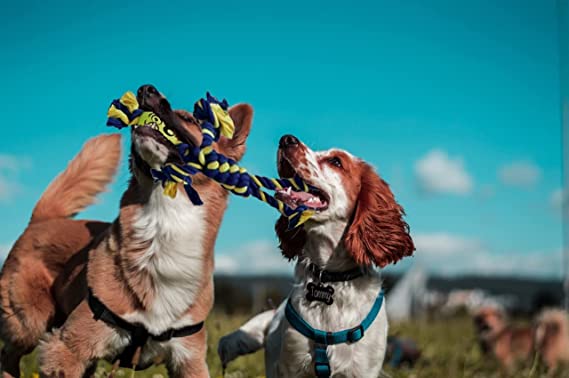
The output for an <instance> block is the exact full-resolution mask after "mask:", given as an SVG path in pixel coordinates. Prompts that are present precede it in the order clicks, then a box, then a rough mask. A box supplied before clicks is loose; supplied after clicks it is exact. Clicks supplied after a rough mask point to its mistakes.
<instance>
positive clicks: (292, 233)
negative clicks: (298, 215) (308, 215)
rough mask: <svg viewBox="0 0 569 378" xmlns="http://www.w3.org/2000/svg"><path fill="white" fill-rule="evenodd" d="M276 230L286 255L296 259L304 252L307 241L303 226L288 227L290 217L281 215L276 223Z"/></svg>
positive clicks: (281, 247)
mask: <svg viewBox="0 0 569 378" xmlns="http://www.w3.org/2000/svg"><path fill="white" fill-rule="evenodd" d="M275 231H276V233H277V237H278V238H279V248H280V250H281V252H282V254H283V256H284V257H286V258H287V259H289V260H292V259H294V258H295V257H297V256H299V255H300V254H301V253H302V248H303V247H304V243H305V242H306V231H304V229H303V228H302V227H296V228H294V229H292V230H289V229H288V219H287V218H286V217H284V216H281V217H280V218H279V219H278V220H277V223H276V224H275Z"/></svg>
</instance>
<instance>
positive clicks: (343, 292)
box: [266, 277, 388, 377]
mask: <svg viewBox="0 0 569 378" xmlns="http://www.w3.org/2000/svg"><path fill="white" fill-rule="evenodd" d="M305 285H306V282H303V283H302V285H299V287H297V288H295V290H293V292H292V293H291V298H292V301H293V304H294V306H295V308H296V309H297V311H298V313H299V314H300V315H301V316H302V318H303V319H304V320H305V321H306V322H308V323H309V324H310V325H311V326H312V327H314V328H317V329H321V330H326V331H331V332H337V331H340V330H344V329H349V328H352V327H354V326H357V325H358V324H360V323H361V321H362V320H363V319H364V318H365V317H366V316H367V314H368V312H369V311H370V309H371V307H372V305H373V303H374V301H375V299H376V298H377V295H378V294H379V290H380V287H381V282H380V280H379V277H362V278H360V279H356V280H354V281H349V282H342V283H335V284H332V286H334V289H335V293H334V303H333V304H332V305H330V306H326V305H324V304H322V303H316V302H312V303H308V302H306V301H305V300H303V297H304V295H305V291H304V287H305ZM279 310H280V311H281V316H280V317H279V316H276V317H275V321H274V322H273V324H272V327H271V328H272V329H271V330H269V335H268V339H269V340H268V341H267V344H268V345H272V344H275V345H281V347H280V348H278V349H276V350H271V348H270V347H267V350H266V352H267V360H268V361H272V363H271V362H269V364H268V365H267V377H276V376H280V377H304V376H307V377H308V376H313V375H314V370H313V369H314V366H313V365H312V363H313V352H314V351H313V346H312V344H311V342H310V341H309V339H307V338H306V337H304V336H303V335H301V334H300V333H299V332H298V331H296V330H295V329H293V328H292V327H291V326H290V324H289V323H288V322H287V321H286V320H285V319H284V311H283V310H284V308H280V309H279ZM279 318H280V319H279ZM387 328H388V325H387V316H386V311H385V301H384V303H383V306H382V308H381V310H380V312H379V314H378V316H377V318H376V319H375V321H374V322H373V324H372V325H371V327H370V328H369V329H368V330H367V331H366V334H365V336H364V338H362V339H361V340H360V341H358V342H356V343H353V344H337V345H332V346H329V347H328V356H329V360H330V366H331V368H332V373H333V376H337V377H377V376H378V375H379V372H380V370H381V366H382V364H383V358H384V354H385V350H386V346H387V340H386V339H387Z"/></svg>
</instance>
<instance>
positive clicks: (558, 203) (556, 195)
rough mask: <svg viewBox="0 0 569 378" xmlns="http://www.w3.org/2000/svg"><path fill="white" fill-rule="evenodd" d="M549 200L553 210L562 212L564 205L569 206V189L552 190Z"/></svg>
mask: <svg viewBox="0 0 569 378" xmlns="http://www.w3.org/2000/svg"><path fill="white" fill-rule="evenodd" d="M549 202H550V204H551V207H552V208H553V209H554V210H555V211H559V212H562V211H563V207H564V206H569V191H567V190H563V188H559V189H557V190H554V191H553V193H551V197H550V200H549ZM568 211H569V208H568ZM568 215H569V214H568Z"/></svg>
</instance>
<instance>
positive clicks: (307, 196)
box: [276, 188, 325, 209]
mask: <svg viewBox="0 0 569 378" xmlns="http://www.w3.org/2000/svg"><path fill="white" fill-rule="evenodd" d="M276 197H277V199H279V200H281V201H283V202H284V203H286V204H287V205H289V206H290V207H292V208H294V209H296V208H297V207H298V206H299V205H306V206H308V207H310V208H313V209H319V208H322V207H324V206H325V204H324V203H322V201H321V200H320V198H318V196H315V195H314V194H311V193H308V192H295V191H294V190H292V189H291V188H286V189H281V190H277V192H276Z"/></svg>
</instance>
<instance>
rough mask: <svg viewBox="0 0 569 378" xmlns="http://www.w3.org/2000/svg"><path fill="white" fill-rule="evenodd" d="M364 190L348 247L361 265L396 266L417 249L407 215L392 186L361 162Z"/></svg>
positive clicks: (347, 243)
mask: <svg viewBox="0 0 569 378" xmlns="http://www.w3.org/2000/svg"><path fill="white" fill-rule="evenodd" d="M358 173H359V182H360V191H359V194H358V198H357V207H356V211H355V214H354V219H353V221H352V223H351V225H350V227H349V228H348V230H347V232H346V235H345V236H344V245H345V246H346V249H347V250H348V251H349V252H350V253H351V254H352V256H353V258H354V260H355V261H356V263H357V264H358V265H363V266H371V265H377V266H379V267H381V268H383V267H384V266H386V265H387V264H391V263H396V262H397V261H399V260H401V259H402V258H403V257H405V256H410V255H412V254H413V251H414V250H415V246H414V245H413V241H412V240H411V237H410V236H409V226H408V225H407V223H406V222H405V221H404V220H403V215H405V212H404V211H403V208H402V207H401V206H400V205H399V204H398V203H397V202H396V201H395V197H394V196H393V193H392V192H391V189H389V185H388V184H387V183H386V182H385V181H383V180H382V179H381V178H380V177H379V176H378V175H377V174H376V173H375V172H374V170H373V168H372V167H371V166H369V165H367V164H365V163H360V165H359V170H357V171H355V176H356V177H357V176H358Z"/></svg>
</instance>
